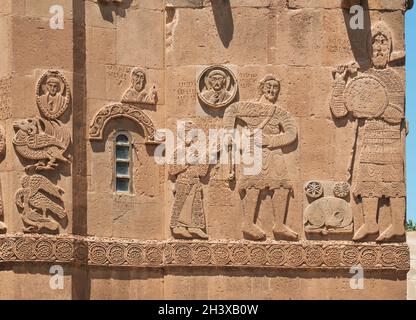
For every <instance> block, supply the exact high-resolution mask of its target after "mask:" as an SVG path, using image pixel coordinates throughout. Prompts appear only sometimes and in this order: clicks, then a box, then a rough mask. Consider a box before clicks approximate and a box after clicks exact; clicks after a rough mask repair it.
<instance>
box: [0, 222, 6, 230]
mask: <svg viewBox="0 0 416 320" xmlns="http://www.w3.org/2000/svg"><path fill="white" fill-rule="evenodd" d="M0 231H7V226H6V225H5V224H4V223H3V222H1V221H0Z"/></svg>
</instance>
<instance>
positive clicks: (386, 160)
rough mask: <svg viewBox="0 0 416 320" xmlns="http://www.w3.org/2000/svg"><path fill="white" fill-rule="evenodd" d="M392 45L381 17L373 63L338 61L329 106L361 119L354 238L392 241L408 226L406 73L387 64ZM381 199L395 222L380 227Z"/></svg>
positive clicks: (372, 39)
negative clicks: (357, 223) (359, 222)
mask: <svg viewBox="0 0 416 320" xmlns="http://www.w3.org/2000/svg"><path fill="white" fill-rule="evenodd" d="M392 49H393V38H392V34H391V31H390V30H389V28H388V27H387V26H386V25H385V24H384V23H383V22H378V23H377V24H376V25H374V27H373V28H372V30H371V34H370V35H369V39H368V51H369V57H370V58H371V66H370V67H367V68H365V69H364V68H363V69H360V68H359V67H358V64H356V63H354V64H351V65H350V66H353V65H355V66H356V68H358V70H357V69H356V70H352V68H350V66H340V67H338V68H337V69H336V70H335V71H334V78H335V79H334V84H333V88H334V89H333V93H332V99H331V105H330V107H331V111H332V113H333V115H334V116H335V117H336V118H341V117H345V116H346V115H347V114H349V113H351V114H352V116H353V119H356V121H357V123H356V125H357V138H356V148H355V156H354V157H353V159H354V163H353V164H352V186H353V194H354V196H355V198H356V199H357V201H358V202H359V203H360V207H361V218H362V220H363V222H364V223H363V224H362V225H361V227H360V228H358V230H356V232H355V234H354V237H353V239H354V240H363V239H365V238H366V237H367V236H369V235H378V237H377V239H376V240H377V241H388V240H392V239H394V238H396V237H398V236H402V235H404V232H405V229H404V224H405V208H406V198H405V197H406V191H405V182H404V181H405V176H404V158H403V154H404V142H405V135H406V124H405V120H404V101H405V100H404V86H403V83H402V79H401V77H400V76H399V74H398V73H397V72H396V71H395V70H394V69H393V68H392V67H390V66H389V63H390V62H391V55H392ZM357 71H358V72H357ZM383 199H384V200H383ZM382 200H383V201H382ZM382 205H388V207H389V211H390V215H391V223H390V225H389V226H388V227H387V228H386V229H385V230H384V231H383V232H380V231H381V230H380V226H379V223H378V220H377V216H378V213H379V209H380V207H381V206H382Z"/></svg>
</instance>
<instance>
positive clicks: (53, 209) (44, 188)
mask: <svg viewBox="0 0 416 320" xmlns="http://www.w3.org/2000/svg"><path fill="white" fill-rule="evenodd" d="M63 193H64V191H63V190H62V189H61V188H59V187H58V186H55V185H54V184H53V183H52V182H50V181H49V180H48V179H47V178H45V177H44V176H41V175H37V174H35V175H32V176H24V177H23V178H22V188H21V189H19V190H18V191H17V193H16V206H17V207H18V209H19V211H20V213H21V215H22V221H23V224H24V226H25V227H24V229H23V231H24V232H28V233H41V232H58V231H59V227H60V223H59V222H64V221H65V219H66V218H67V213H66V211H65V209H64V206H63V200H62V194H63ZM57 221H59V222H57Z"/></svg>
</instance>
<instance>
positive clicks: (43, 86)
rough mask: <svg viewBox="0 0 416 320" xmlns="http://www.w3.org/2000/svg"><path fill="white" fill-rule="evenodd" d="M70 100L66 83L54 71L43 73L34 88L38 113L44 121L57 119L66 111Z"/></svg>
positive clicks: (58, 73) (62, 77)
mask: <svg viewBox="0 0 416 320" xmlns="http://www.w3.org/2000/svg"><path fill="white" fill-rule="evenodd" d="M70 99H71V92H70V90H69V85H68V82H67V81H66V79H65V77H64V76H63V75H62V74H61V73H60V72H59V71H56V70H49V71H47V72H45V73H44V74H43V75H42V76H41V77H40V79H39V81H38V84H37V86H36V101H37V104H38V108H39V111H40V112H41V114H42V115H43V116H44V117H45V118H46V119H50V120H51V119H58V118H59V117H60V116H62V115H63V114H64V113H65V111H66V110H67V109H68V106H69V102H70Z"/></svg>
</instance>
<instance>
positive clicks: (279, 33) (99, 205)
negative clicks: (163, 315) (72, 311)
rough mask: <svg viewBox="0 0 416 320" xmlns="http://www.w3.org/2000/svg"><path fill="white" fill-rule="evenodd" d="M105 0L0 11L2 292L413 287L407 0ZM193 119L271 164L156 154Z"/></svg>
mask: <svg viewBox="0 0 416 320" xmlns="http://www.w3.org/2000/svg"><path fill="white" fill-rule="evenodd" d="M97 1H98V0H85V1H84V0H79V1H78V0H77V1H75V0H73V1H71V0H53V1H52V0H40V1H39V0H13V1H12V0H4V3H5V4H4V5H3V6H2V7H1V8H0V44H1V47H2V49H3V50H2V53H1V55H0V125H1V126H2V127H3V128H4V129H3V130H4V133H3V134H2V132H1V131H0V135H2V137H3V139H4V140H3V141H4V144H5V146H4V147H3V148H2V147H1V144H0V153H1V151H2V150H3V156H2V158H1V159H0V160H1V163H0V179H1V181H0V182H1V186H2V202H3V205H2V207H3V212H4V214H3V215H0V223H2V224H0V227H1V228H0V230H1V231H2V232H3V234H1V235H0V287H1V288H2V290H0V298H17V299H30V298H45V299H55V298H62V299H101V298H104V299H121V298H129V299H163V298H166V299H192V298H194V299H240V298H254V299H316V298H323V299H335V298H340V299H370V298H380V299H404V298H405V297H406V273H407V271H408V269H409V251H408V248H407V245H406V243H405V234H404V228H403V225H404V219H405V179H404V145H405V136H406V130H407V127H406V124H405V119H404V72H405V64H404V49H405V48H404V13H405V10H406V5H405V1H402V0H394V1H391V0H389V1H387V0H383V1H381V0H377V1H376V0H369V1H361V2H360V1H339V0H326V1H324V0H322V1H306V0H303V1H301V0H290V1H286V0H229V1H228V0H218V1H217V0H211V1H209V0H144V1H143V0H118V1H113V0H108V1H101V0H100V1H98V2H97ZM357 3H361V5H362V6H363V8H364V11H363V20H364V28H363V29H357V30H352V29H351V27H350V20H351V19H352V16H353V15H351V14H350V13H349V9H348V8H349V7H350V6H351V5H353V4H357ZM53 5H58V6H61V8H63V14H64V16H63V17H64V20H63V22H64V26H63V29H59V28H58V29H54V28H52V27H51V25H50V24H51V17H52V16H53V15H54V14H58V13H57V12H50V8H51V6H53ZM55 22H56V21H55ZM216 85H217V87H216ZM54 90H55V91H54ZM184 120H186V121H187V126H186V130H188V126H190V128H196V129H202V130H203V131H204V132H205V133H206V134H208V132H209V129H221V128H222V129H224V128H227V129H234V128H236V129H237V130H239V131H237V132H241V131H242V130H243V129H251V130H254V129H261V130H263V136H262V142H261V143H260V148H259V149H260V157H261V158H260V163H261V165H262V166H261V168H260V169H261V170H260V171H261V172H260V173H259V172H257V173H256V174H255V175H251V176H247V175H245V174H244V168H245V167H244V165H242V164H240V163H237V162H236V161H234V160H233V161H234V162H233V163H232V165H230V164H221V163H218V164H205V163H204V164H189V163H184V164H180V163H179V164H178V163H169V164H165V165H161V164H158V163H157V161H156V160H157V159H156V157H155V153H157V152H158V151H159V150H160V148H161V147H162V146H166V150H165V155H167V156H166V158H168V156H169V155H170V153H169V148H168V147H169V143H170V142H171V141H172V139H171V138H172V137H173V138H174V140H175V143H176V144H175V148H176V149H175V153H174V154H172V156H177V154H178V152H179V151H178V149H177V143H179V140H180V139H176V134H177V133H178V132H177V131H180V128H179V127H178V124H179V123H181V121H184ZM160 130H163V132H164V133H165V135H162V134H161V131H160ZM169 132H172V135H171V136H169ZM186 132H188V131H186ZM186 143H187V147H188V148H190V147H191V146H192V144H193V143H195V141H194V140H192V141H188V140H187V142H186ZM215 145H216V146H217V148H218V142H216V143H215ZM251 146H252V147H253V145H251ZM227 147H228V145H227V146H226V149H227ZM228 151H230V149H228ZM214 154H215V157H220V154H222V153H221V152H215V153H214ZM227 156H228V155H226V157H227ZM1 231H0V232H1ZM52 265H59V266H62V267H63V271H64V283H65V286H64V289H63V290H52V289H51V288H50V286H49V280H50V278H51V274H50V272H49V271H50V270H49V268H50V267H51V266H52ZM351 268H352V269H351ZM357 268H358V269H359V270H363V272H364V287H363V288H361V289H353V288H352V285H351V278H352V277H353V275H354V272H355V271H353V270H358V269H357ZM360 268H361V269H360ZM351 270H352V271H351ZM34 288H38V289H39V290H37V289H36V290H35V289H34Z"/></svg>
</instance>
